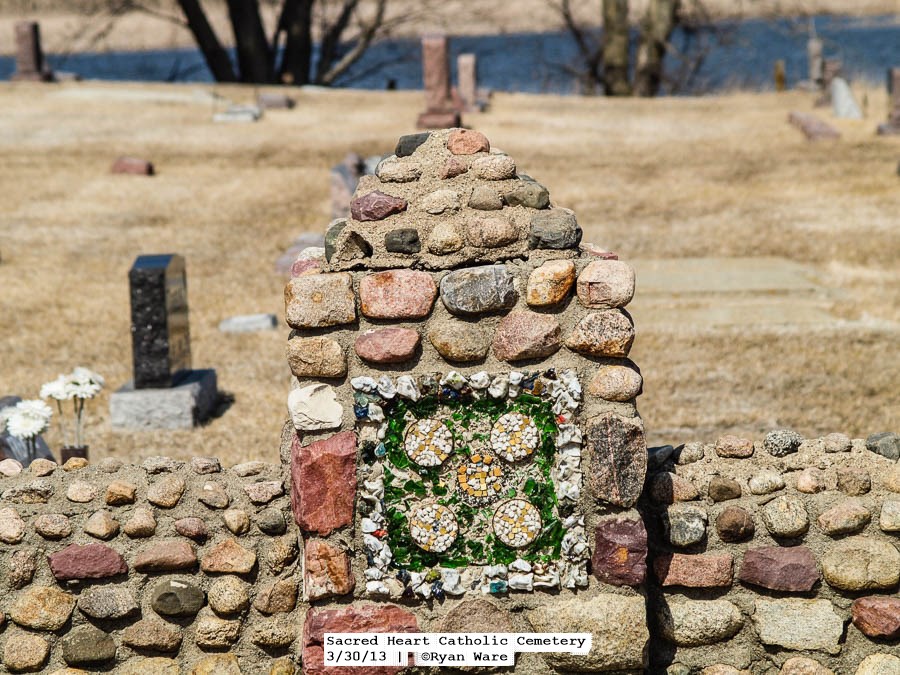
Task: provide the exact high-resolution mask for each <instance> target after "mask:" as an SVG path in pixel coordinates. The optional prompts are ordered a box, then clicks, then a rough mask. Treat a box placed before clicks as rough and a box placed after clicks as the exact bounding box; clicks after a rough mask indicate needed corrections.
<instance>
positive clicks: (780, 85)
mask: <svg viewBox="0 0 900 675" xmlns="http://www.w3.org/2000/svg"><path fill="white" fill-rule="evenodd" d="M772 75H773V77H774V79H775V91H784V90H785V89H787V74H786V73H785V67H784V59H778V60H777V61H776V62H775V68H774V72H773V74H772Z"/></svg>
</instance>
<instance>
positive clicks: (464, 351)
mask: <svg viewBox="0 0 900 675" xmlns="http://www.w3.org/2000/svg"><path fill="white" fill-rule="evenodd" d="M428 340H429V341H430V342H431V344H432V345H433V346H434V348H435V349H436V350H437V352H438V354H440V355H441V356H442V357H443V358H444V359H446V360H447V361H453V362H457V363H469V362H472V361H481V360H482V359H484V357H485V356H487V353H488V349H490V347H491V342H490V336H489V335H488V333H487V331H486V330H484V329H483V328H482V327H481V326H479V325H478V324H477V323H474V322H473V323H469V322H467V321H460V320H458V319H446V320H442V321H436V322H434V323H432V324H431V325H430V326H429V328H428Z"/></svg>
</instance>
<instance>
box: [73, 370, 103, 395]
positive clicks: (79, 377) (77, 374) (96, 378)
mask: <svg viewBox="0 0 900 675" xmlns="http://www.w3.org/2000/svg"><path fill="white" fill-rule="evenodd" d="M70 378H71V380H72V382H76V383H79V384H86V383H91V384H96V385H98V386H99V387H101V388H102V387H103V385H104V384H106V382H104V380H103V378H102V377H101V376H100V375H99V374H98V373H95V372H94V371H92V370H89V369H87V368H85V367H84V366H78V367H77V368H76V369H75V370H73V371H72V375H71V376H70ZM97 391H99V389H98V390H97Z"/></svg>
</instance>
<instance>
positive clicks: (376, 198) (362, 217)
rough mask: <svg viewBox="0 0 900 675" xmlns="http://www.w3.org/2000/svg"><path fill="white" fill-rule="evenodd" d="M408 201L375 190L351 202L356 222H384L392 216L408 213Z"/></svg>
mask: <svg viewBox="0 0 900 675" xmlns="http://www.w3.org/2000/svg"><path fill="white" fill-rule="evenodd" d="M406 206H407V204H406V200H405V199H403V198H402V197H393V196H391V195H388V194H385V193H384V192H381V191H380V190H375V191H374V192H370V193H368V194H366V195H363V196H362V197H359V198H357V199H354V200H353V201H352V202H350V215H352V216H353V219H354V220H359V221H366V220H384V219H385V218H387V217H388V216H390V215H393V214H395V213H401V212H403V211H406Z"/></svg>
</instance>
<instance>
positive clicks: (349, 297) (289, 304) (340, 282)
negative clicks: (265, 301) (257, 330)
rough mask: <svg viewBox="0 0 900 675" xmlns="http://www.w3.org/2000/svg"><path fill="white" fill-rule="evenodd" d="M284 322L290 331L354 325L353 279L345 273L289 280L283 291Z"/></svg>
mask: <svg viewBox="0 0 900 675" xmlns="http://www.w3.org/2000/svg"><path fill="white" fill-rule="evenodd" d="M284 304H285V320H286V321H287V323H288V325H289V326H290V327H291V328H298V329H303V328H327V327H330V326H340V325H342V324H346V323H353V322H354V321H356V296H355V295H354V294H353V277H351V276H350V275H349V274H347V273H346V272H337V273H332V274H311V275H309V276H303V277H297V278H295V279H291V280H290V281H289V282H288V284H287V286H286V287H285V289H284Z"/></svg>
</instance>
